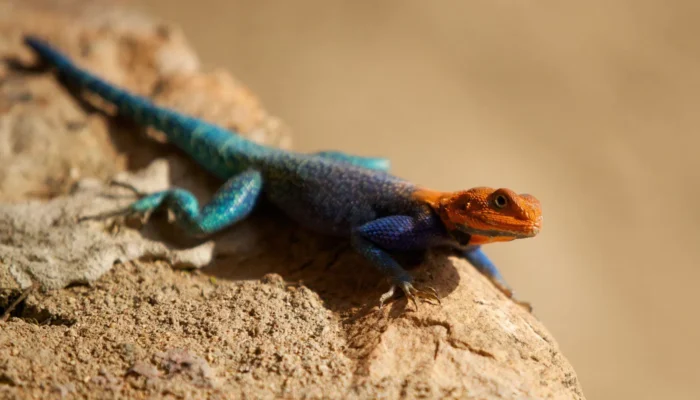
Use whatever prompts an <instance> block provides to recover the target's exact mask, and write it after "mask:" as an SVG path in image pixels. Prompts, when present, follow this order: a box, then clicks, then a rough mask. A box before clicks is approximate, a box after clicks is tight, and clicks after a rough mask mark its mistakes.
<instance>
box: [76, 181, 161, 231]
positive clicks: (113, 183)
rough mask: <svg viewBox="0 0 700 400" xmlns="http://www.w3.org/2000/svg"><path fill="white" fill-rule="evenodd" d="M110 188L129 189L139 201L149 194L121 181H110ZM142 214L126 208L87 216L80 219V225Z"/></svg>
mask: <svg viewBox="0 0 700 400" xmlns="http://www.w3.org/2000/svg"><path fill="white" fill-rule="evenodd" d="M109 185H110V186H118V187H121V188H124V189H127V190H129V191H131V192H132V193H134V195H135V196H136V197H138V198H139V199H141V198H144V197H146V196H147V195H148V193H144V192H142V191H140V190H138V189H137V188H136V187H135V186H134V185H132V184H129V183H126V182H121V181H115V180H111V181H109ZM137 214H140V213H138V212H136V211H134V210H133V209H132V208H131V207H125V208H120V209H118V210H112V211H106V212H103V213H99V214H93V215H85V216H82V217H80V218H78V223H80V222H84V221H89V220H105V219H108V218H115V217H129V216H132V215H137Z"/></svg>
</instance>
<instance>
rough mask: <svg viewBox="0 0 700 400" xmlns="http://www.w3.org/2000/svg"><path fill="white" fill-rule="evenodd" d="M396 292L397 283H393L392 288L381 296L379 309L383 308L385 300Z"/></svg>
mask: <svg viewBox="0 0 700 400" xmlns="http://www.w3.org/2000/svg"><path fill="white" fill-rule="evenodd" d="M395 292H396V285H391V288H390V289H389V290H388V291H387V292H386V293H384V294H382V296H381V297H380V298H379V309H380V310H381V309H382V307H383V306H384V302H385V301H387V300H389V299H390V298H392V297H394V293H395Z"/></svg>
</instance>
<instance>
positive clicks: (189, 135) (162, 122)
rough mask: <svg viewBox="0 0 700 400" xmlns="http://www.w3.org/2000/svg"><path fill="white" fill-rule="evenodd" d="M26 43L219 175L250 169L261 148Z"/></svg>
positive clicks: (37, 43) (28, 40) (35, 42)
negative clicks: (158, 104) (252, 160)
mask: <svg viewBox="0 0 700 400" xmlns="http://www.w3.org/2000/svg"><path fill="white" fill-rule="evenodd" d="M24 43H25V44H26V45H27V46H29V47H31V48H32V49H33V50H34V51H35V52H37V54H39V56H41V58H42V59H43V60H44V61H46V62H47V63H48V64H50V65H52V66H54V67H55V68H56V69H57V70H58V71H59V73H60V74H61V75H62V76H63V77H64V79H66V81H68V82H69V83H71V84H74V85H77V86H79V87H82V88H85V89H87V90H89V91H92V92H94V93H96V94H98V95H99V96H100V97H102V98H104V99H105V100H107V101H109V102H110V103H113V104H114V105H115V106H116V107H117V109H118V110H119V113H120V114H122V115H125V116H128V117H129V118H132V119H134V120H135V121H136V122H137V123H139V124H141V125H145V126H152V127H154V128H156V129H158V130H160V131H163V132H164V133H165V134H166V135H167V137H168V139H169V141H171V142H172V143H174V144H176V145H177V146H178V147H180V148H181V149H182V150H183V151H185V152H186V153H188V154H189V155H190V156H191V157H192V158H193V159H195V160H196V161H198V162H199V163H200V164H201V165H203V166H204V167H206V168H207V169H208V170H210V171H211V172H213V173H214V174H215V175H219V176H221V177H224V178H227V177H228V176H230V175H231V173H233V172H235V171H236V170H241V169H244V168H246V167H247V165H249V164H250V163H251V160H250V159H249V158H250V157H251V156H252V155H253V154H255V150H258V149H259V148H260V147H261V146H259V145H257V144H255V143H253V142H250V141H248V140H246V139H244V138H243V137H241V136H238V135H235V134H233V133H232V132H229V131H227V130H225V129H222V128H220V127H218V126H216V125H212V124H209V123H207V122H204V121H202V120H200V119H197V118H193V117H189V116H187V115H184V114H180V113H178V112H176V111H173V110H170V109H167V108H163V107H158V106H156V105H155V104H153V103H152V102H151V101H150V100H148V99H147V98H145V97H142V96H138V95H135V94H132V93H129V92H127V91H126V90H124V89H121V88H119V87H116V86H114V85H112V84H110V83H108V82H106V81H104V80H103V79H101V78H99V77H97V76H95V75H93V74H91V73H89V72H87V71H85V70H83V69H81V68H80V67H78V66H77V65H76V64H74V63H73V62H72V61H71V60H70V59H69V58H68V57H67V56H66V55H64V54H62V53H60V52H59V51H57V50H56V49H54V48H53V47H51V46H50V45H49V44H48V43H46V42H44V41H43V40H41V39H38V38H35V37H31V36H28V37H25V39H24ZM222 147H228V148H229V150H230V151H231V152H235V154H236V157H230V156H227V155H224V154H221V152H220V151H219V149H221V148H222ZM234 158H235V159H236V160H235V161H234V160H233V159H234ZM247 158H248V159H247Z"/></svg>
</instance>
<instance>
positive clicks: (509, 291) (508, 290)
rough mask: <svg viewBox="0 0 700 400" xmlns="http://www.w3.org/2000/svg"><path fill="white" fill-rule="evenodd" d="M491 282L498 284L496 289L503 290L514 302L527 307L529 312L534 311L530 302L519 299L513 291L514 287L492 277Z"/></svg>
mask: <svg viewBox="0 0 700 400" xmlns="http://www.w3.org/2000/svg"><path fill="white" fill-rule="evenodd" d="M491 282H492V283H493V285H494V286H496V289H498V290H499V291H501V293H503V294H504V295H506V297H508V298H509V299H510V300H511V301H512V302H513V303H515V304H517V305H519V306H520V307H522V308H524V309H526V310H527V311H528V312H532V305H531V304H530V303H528V302H527V301H522V300H518V299H517V298H516V297H515V292H513V289H511V288H510V287H508V286H507V285H505V284H503V283H502V282H500V281H498V280H496V279H491Z"/></svg>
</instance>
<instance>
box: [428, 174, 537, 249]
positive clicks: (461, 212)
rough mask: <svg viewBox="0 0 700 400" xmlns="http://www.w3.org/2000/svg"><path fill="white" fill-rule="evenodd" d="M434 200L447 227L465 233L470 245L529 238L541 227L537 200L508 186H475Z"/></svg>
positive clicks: (435, 207)
mask: <svg viewBox="0 0 700 400" xmlns="http://www.w3.org/2000/svg"><path fill="white" fill-rule="evenodd" d="M436 200H437V201H436V202H435V203H434V204H433V207H434V209H435V210H436V211H437V212H438V214H439V215H440V218H441V219H442V222H443V224H445V227H446V228H447V230H448V231H450V232H452V233H453V234H454V233H462V234H467V235H469V236H468V237H469V238H470V239H469V243H470V244H484V243H490V242H504V241H510V240H514V239H521V238H528V237H533V236H535V235H537V234H538V233H539V231H540V227H541V226H542V209H541V208H540V202H539V200H537V199H536V198H535V197H534V196H531V195H529V194H517V193H515V192H513V191H512V190H510V189H492V188H487V187H478V188H473V189H469V190H465V191H461V192H455V193H445V194H442V195H441V196H439V197H438V198H437V199H436ZM463 236H464V235H463Z"/></svg>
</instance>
